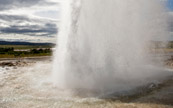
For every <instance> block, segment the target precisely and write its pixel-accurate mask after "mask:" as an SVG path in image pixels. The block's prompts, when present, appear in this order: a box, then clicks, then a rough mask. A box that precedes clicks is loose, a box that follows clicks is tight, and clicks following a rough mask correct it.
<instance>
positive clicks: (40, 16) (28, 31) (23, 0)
mask: <svg viewBox="0 0 173 108" xmlns="http://www.w3.org/2000/svg"><path fill="white" fill-rule="evenodd" d="M59 11H60V10H59V3H58V0H0V40H8V41H32V42H53V41H54V40H55V36H56V34H57V32H58V30H57V24H58V22H59V20H58V19H59Z"/></svg>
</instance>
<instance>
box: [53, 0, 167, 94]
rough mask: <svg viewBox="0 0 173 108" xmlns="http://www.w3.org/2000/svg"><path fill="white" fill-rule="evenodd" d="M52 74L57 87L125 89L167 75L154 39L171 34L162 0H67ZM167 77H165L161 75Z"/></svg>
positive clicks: (63, 10) (100, 89)
mask: <svg viewBox="0 0 173 108" xmlns="http://www.w3.org/2000/svg"><path fill="white" fill-rule="evenodd" d="M61 4H62V7H63V9H62V24H61V28H60V33H59V35H58V39H57V44H58V45H57V49H56V53H55V60H54V69H53V78H54V82H55V83H56V85H57V86H58V87H59V88H63V89H82V90H93V91H98V92H101V93H108V92H116V91H119V90H126V89H129V88H133V87H136V86H139V85H142V84H146V83H148V82H149V81H151V80H153V79H155V78H158V77H160V76H162V75H166V74H165V73H164V72H162V71H163V70H162V69H159V68H158V67H156V65H153V63H152V61H151V59H152V57H151V56H150V54H149V51H148V46H149V44H150V42H151V40H162V41H164V40H166V39H167V22H166V20H167V19H166V11H165V9H164V4H163V2H161V1H159V0H63V1H62V3H61ZM162 77H163V76H162Z"/></svg>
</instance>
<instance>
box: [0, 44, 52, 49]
mask: <svg viewBox="0 0 173 108" xmlns="http://www.w3.org/2000/svg"><path fill="white" fill-rule="evenodd" d="M11 47H13V48H14V49H34V48H51V46H48V45H42V46H40V45H0V48H11Z"/></svg>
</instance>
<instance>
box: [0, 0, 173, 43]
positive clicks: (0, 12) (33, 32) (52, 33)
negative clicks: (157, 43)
mask: <svg viewBox="0 0 173 108" xmlns="http://www.w3.org/2000/svg"><path fill="white" fill-rule="evenodd" d="M58 1H59V0H0V40H7V41H29V42H55V37H56V34H57V33H58V29H57V24H58V23H59V22H60V21H59V17H60V8H59V2H58ZM167 7H168V9H169V12H168V14H170V16H171V17H170V19H172V20H171V22H170V23H171V24H170V26H171V27H172V31H173V0H168V2H167ZM171 33H172V37H173V32H170V34H171Z"/></svg>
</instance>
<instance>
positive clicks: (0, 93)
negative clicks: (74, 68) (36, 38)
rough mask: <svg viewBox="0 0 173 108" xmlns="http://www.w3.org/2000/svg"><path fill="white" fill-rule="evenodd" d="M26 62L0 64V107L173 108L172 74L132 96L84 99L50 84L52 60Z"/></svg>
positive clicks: (139, 89)
mask: <svg viewBox="0 0 173 108" xmlns="http://www.w3.org/2000/svg"><path fill="white" fill-rule="evenodd" d="M8 61H9V60H8ZM12 61H13V62H14V60H12ZM24 61H25V62H23V61H22V62H21V64H22V65H18V66H0V108H173V77H172V76H170V77H168V78H166V79H165V80H164V81H163V82H161V83H159V84H157V85H156V84H150V85H146V86H144V87H140V88H138V91H137V92H136V93H134V94H130V95H122V96H119V97H117V98H107V99H106V98H104V99H103V98H96V97H94V98H91V97H90V98H82V97H79V96H74V95H73V96H72V94H73V93H72V91H68V90H59V89H58V88H56V87H55V86H54V85H53V84H52V83H51V77H50V76H51V72H50V71H51V68H52V67H51V62H50V59H44V60H43V59H39V60H34V59H29V60H28V59H27V60H26V59H25V60H24ZM1 62H6V61H1ZM15 62H16V60H15ZM23 63H25V65H24V64H23ZM169 71H170V72H173V71H172V69H169ZM48 76H49V77H48Z"/></svg>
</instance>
